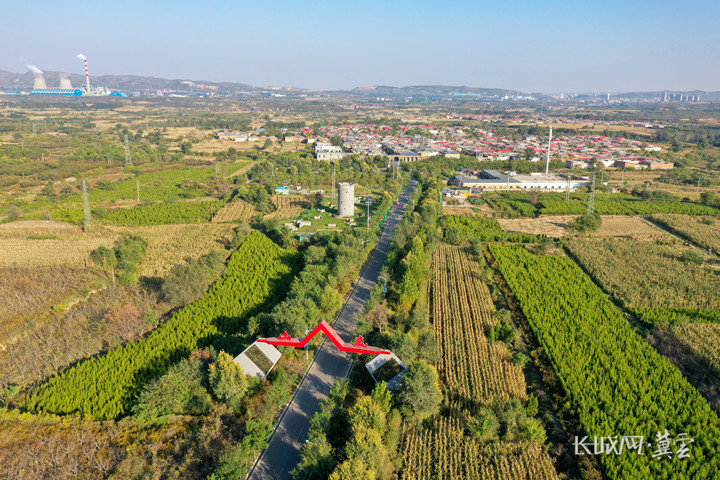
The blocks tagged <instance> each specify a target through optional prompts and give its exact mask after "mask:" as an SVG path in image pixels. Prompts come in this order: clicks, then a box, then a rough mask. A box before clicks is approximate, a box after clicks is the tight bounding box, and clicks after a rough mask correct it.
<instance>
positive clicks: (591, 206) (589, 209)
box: [587, 172, 595, 215]
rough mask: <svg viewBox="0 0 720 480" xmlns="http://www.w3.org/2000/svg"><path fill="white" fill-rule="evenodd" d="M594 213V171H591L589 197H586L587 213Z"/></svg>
mask: <svg viewBox="0 0 720 480" xmlns="http://www.w3.org/2000/svg"><path fill="white" fill-rule="evenodd" d="M593 213H595V172H593V177H592V183H591V184H590V198H589V199H588V206H587V214H588V215H592V214H593Z"/></svg>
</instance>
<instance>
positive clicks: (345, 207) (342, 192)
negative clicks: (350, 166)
mask: <svg viewBox="0 0 720 480" xmlns="http://www.w3.org/2000/svg"><path fill="white" fill-rule="evenodd" d="M353 215H355V184H354V183H348V182H340V183H338V216H339V217H352V216H353Z"/></svg>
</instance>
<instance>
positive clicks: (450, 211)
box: [443, 205, 492, 217]
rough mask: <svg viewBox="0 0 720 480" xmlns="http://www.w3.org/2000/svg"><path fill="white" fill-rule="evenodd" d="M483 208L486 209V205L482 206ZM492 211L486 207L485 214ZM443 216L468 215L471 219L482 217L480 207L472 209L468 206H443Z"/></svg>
mask: <svg viewBox="0 0 720 480" xmlns="http://www.w3.org/2000/svg"><path fill="white" fill-rule="evenodd" d="M483 206H484V207H488V206H487V205H483ZM491 211H492V210H491V209H490V208H489V207H488V208H487V213H490V212H491ZM443 215H468V216H471V217H480V216H482V215H483V212H482V210H481V209H480V207H472V206H470V205H467V206H464V207H463V206H459V205H445V206H443Z"/></svg>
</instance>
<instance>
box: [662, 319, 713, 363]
mask: <svg viewBox="0 0 720 480" xmlns="http://www.w3.org/2000/svg"><path fill="white" fill-rule="evenodd" d="M671 332H672V334H673V335H674V336H675V338H677V339H678V340H679V341H680V343H682V344H683V345H685V346H686V347H687V348H689V349H690V350H691V351H692V352H693V353H694V354H695V355H696V356H697V357H698V358H700V359H701V360H702V361H703V362H705V364H707V365H708V366H710V368H712V369H713V370H714V371H715V373H716V374H717V375H720V325H719V324H717V323H684V324H681V325H674V326H672V327H671Z"/></svg>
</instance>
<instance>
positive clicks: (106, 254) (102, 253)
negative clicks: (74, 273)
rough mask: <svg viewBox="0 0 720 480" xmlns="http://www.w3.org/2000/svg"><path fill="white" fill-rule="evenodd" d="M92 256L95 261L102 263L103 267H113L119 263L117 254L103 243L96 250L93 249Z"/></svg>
mask: <svg viewBox="0 0 720 480" xmlns="http://www.w3.org/2000/svg"><path fill="white" fill-rule="evenodd" d="M90 258H91V259H92V261H93V262H95V263H96V264H98V265H101V266H102V267H103V268H111V267H114V266H115V265H117V257H116V256H115V252H114V251H113V250H112V249H110V248H108V247H106V246H104V245H101V246H99V247H98V248H96V249H95V250H93V251H92V252H91V253H90Z"/></svg>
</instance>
